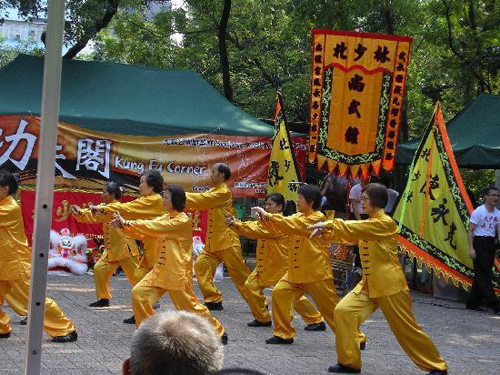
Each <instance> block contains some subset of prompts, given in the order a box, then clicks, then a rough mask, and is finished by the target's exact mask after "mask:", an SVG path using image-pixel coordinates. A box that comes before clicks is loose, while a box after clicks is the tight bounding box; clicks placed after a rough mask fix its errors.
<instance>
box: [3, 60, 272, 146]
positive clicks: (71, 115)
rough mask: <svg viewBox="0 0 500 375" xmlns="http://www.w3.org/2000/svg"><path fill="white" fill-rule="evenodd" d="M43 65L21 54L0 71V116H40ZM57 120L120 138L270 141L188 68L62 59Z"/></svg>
mask: <svg viewBox="0 0 500 375" xmlns="http://www.w3.org/2000/svg"><path fill="white" fill-rule="evenodd" d="M42 76H43V59H42V58H39V57H33V56H27V55H19V56H18V57H17V58H16V59H14V60H13V61H12V62H11V63H10V64H8V65H7V66H6V67H4V68H3V69H2V70H0V115H27V114H32V115H34V116H40V108H41V106H40V103H41V94H42ZM59 114H60V116H59V118H60V121H63V122H67V123H70V124H74V125H78V126H81V127H84V128H87V129H90V130H95V131H103V132H108V133H118V134H133V135H146V136H148V135H149V136H158V135H162V136H167V135H176V134H195V133H198V134H200V133H205V134H206V133H212V134H225V135H239V136H272V135H273V128H272V127H271V126H269V125H268V124H265V123H264V122H261V121H259V120H257V119H256V118H254V117H252V116H250V115H249V114H247V113H245V112H243V111H242V110H240V109H239V108H237V107H236V106H234V105H233V104H231V103H230V102H229V101H227V100H226V99H225V98H224V97H223V96H222V95H220V94H219V93H218V92H217V91H216V90H215V89H214V88H213V87H212V86H210V85H209V84H208V83H207V82H206V81H205V80H204V79H203V78H201V77H200V76H199V75H198V73H196V72H195V71H192V70H162V69H154V68H146V67H138V66H130V65H123V64H114V63H104V62H93V61H92V62H90V61H73V60H64V61H63V69H62V87H61V105H60V112H59Z"/></svg>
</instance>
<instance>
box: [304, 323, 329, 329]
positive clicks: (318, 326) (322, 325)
mask: <svg viewBox="0 0 500 375" xmlns="http://www.w3.org/2000/svg"><path fill="white" fill-rule="evenodd" d="M304 329H305V330H306V331H326V324H325V322H319V323H313V324H308V325H306V326H305V327H304Z"/></svg>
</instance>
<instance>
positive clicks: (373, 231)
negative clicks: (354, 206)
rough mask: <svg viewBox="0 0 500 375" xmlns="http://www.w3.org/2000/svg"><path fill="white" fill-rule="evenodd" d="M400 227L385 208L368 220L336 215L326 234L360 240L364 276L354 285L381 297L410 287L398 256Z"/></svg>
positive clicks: (347, 240)
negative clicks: (348, 218) (342, 217)
mask: <svg viewBox="0 0 500 375" xmlns="http://www.w3.org/2000/svg"><path fill="white" fill-rule="evenodd" d="M397 232H398V227H397V225H396V223H395V222H394V220H393V219H392V218H391V217H390V216H387V215H386V214H385V212H384V210H383V209H380V210H378V211H377V212H375V213H374V214H372V215H371V216H370V218H369V219H367V220H352V221H351V220H350V221H344V220H341V219H334V220H333V221H331V222H330V223H329V224H328V226H327V229H326V233H325V234H324V235H323V236H322V237H325V238H326V239H328V240H329V241H331V242H334V243H356V242H358V243H359V255H360V259H361V264H362V266H363V276H362V279H361V281H360V282H359V284H358V285H357V286H356V288H354V290H353V292H354V293H359V292H361V290H363V289H364V290H365V291H367V292H368V296H369V297H370V298H379V297H386V296H390V295H392V294H395V293H399V292H401V291H403V290H408V284H407V283H406V278H405V275H404V273H403V270H402V269H401V266H400V265H399V260H398V239H397Z"/></svg>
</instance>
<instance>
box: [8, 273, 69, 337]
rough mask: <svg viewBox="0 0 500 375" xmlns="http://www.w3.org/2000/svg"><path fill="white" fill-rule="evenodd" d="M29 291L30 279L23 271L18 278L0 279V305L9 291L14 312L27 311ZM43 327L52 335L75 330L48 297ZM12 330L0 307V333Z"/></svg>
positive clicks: (63, 334)
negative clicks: (14, 307) (14, 308)
mask: <svg viewBox="0 0 500 375" xmlns="http://www.w3.org/2000/svg"><path fill="white" fill-rule="evenodd" d="M29 292H30V279H29V277H28V276H27V275H26V274H25V273H24V271H23V272H21V273H20V276H19V279H17V280H12V281H0V306H2V305H3V301H4V297H5V296H6V295H7V294H8V293H10V297H9V300H10V301H11V302H14V301H15V302H14V304H13V305H15V306H17V307H16V309H19V310H18V311H16V310H14V311H16V313H19V312H24V311H25V312H26V313H27V311H28V305H29ZM43 328H44V330H45V332H47V334H48V335H50V336H52V337H56V336H66V335H68V334H70V333H71V332H73V331H75V330H76V328H75V326H74V325H73V323H72V322H71V321H70V320H69V319H68V318H67V317H66V316H65V315H64V313H63V312H62V310H61V309H60V308H59V306H57V303H55V302H54V301H53V300H51V299H50V298H45V319H44V322H43ZM10 331H12V328H11V326H10V316H9V315H8V314H6V313H5V312H4V311H3V310H2V309H1V307H0V334H2V333H7V332H10Z"/></svg>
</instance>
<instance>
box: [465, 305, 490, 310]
mask: <svg viewBox="0 0 500 375" xmlns="http://www.w3.org/2000/svg"><path fill="white" fill-rule="evenodd" d="M465 308H466V309H467V310H474V311H486V310H485V309H483V308H482V307H481V306H465Z"/></svg>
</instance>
